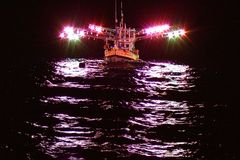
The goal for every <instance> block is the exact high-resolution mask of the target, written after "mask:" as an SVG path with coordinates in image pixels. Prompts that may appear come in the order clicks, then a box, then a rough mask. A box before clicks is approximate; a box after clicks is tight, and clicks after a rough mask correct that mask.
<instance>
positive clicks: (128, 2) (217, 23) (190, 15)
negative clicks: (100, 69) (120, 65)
mask: <svg viewBox="0 0 240 160" xmlns="http://www.w3.org/2000/svg"><path fill="white" fill-rule="evenodd" d="M2 3H3V2H2ZM123 3H124V12H125V15H126V22H127V24H128V26H132V27H136V28H144V27H147V26H148V25H151V24H158V23H159V22H162V21H166V22H169V23H170V24H179V25H183V26H185V27H186V28H187V29H188V30H189V31H190V32H189V35H188V40H186V41H185V42H181V43H180V45H181V46H180V47H179V46H170V47H169V48H167V45H166V42H165V41H163V40H145V41H142V42H139V43H137V47H138V48H139V49H140V51H141V56H142V58H143V59H147V58H163V57H167V58H170V59H179V60H187V61H188V62H191V61H192V62H199V63H202V62H203V63H206V64H210V63H212V62H214V63H216V64H221V65H222V64H223V63H225V62H226V63H229V64H230V63H231V61H232V60H233V59H234V58H235V56H236V55H237V54H238V53H237V49H236V48H237V45H238V42H237V41H238V37H239V36H237V35H238V34H239V31H238V26H239V24H240V14H239V13H238V12H239V9H238V6H237V5H236V4H235V3H232V2H229V1H226V2H220V1H219V2H218V1H216V2H208V1H192V0H191V1H184V0H181V1H180V0H178V1H177V0H172V1H169V0H165V1H163V0H147V1H143V0H142V1H140V0H123ZM4 8H5V10H4V12H3V13H2V17H3V18H2V20H3V21H4V23H3V24H4V27H6V32H4V33H3V35H5V36H6V38H4V39H5V40H4V46H7V47H5V49H6V50H5V56H7V57H9V56H10V58H13V59H14V58H15V59H18V58H22V59H27V58H29V57H31V58H37V57H42V56H47V57H54V56H56V57H61V56H66V54H67V51H66V47H65V46H64V44H60V43H59V41H58V39H57V35H58V31H59V30H61V28H62V26H63V25H64V24H75V25H80V26H84V25H88V24H89V23H97V24H98V23H99V24H102V25H104V26H109V27H113V26H114V0H102V1H98V0H49V1H42V0H27V1H24V2H23V1H19V2H9V3H8V4H4ZM4 31H5V30H4ZM102 45H103V42H101V41H89V40H83V43H82V44H81V45H79V46H77V48H76V49H75V50H73V51H72V53H68V54H69V56H83V57H98V58H99V57H102V56H103V54H102V51H103V50H102ZM80 53H81V54H80ZM157 53H158V54H157ZM159 53H161V55H159ZM231 64H232V63H231Z"/></svg>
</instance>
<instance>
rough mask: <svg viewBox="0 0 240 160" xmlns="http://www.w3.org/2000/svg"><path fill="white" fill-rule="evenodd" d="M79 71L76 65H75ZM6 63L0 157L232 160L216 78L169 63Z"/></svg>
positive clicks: (230, 122) (223, 83) (230, 121)
mask: <svg viewBox="0 0 240 160" xmlns="http://www.w3.org/2000/svg"><path fill="white" fill-rule="evenodd" d="M83 61H84V62H85V67H79V62H83ZM102 63H103V60H98V59H69V58H66V59H60V60H59V59H58V60H39V61H38V63H33V64H31V65H26V66H25V65H22V67H18V65H13V67H11V68H10V69H8V70H6V71H5V76H4V78H2V80H1V89H2V96H1V97H2V105H1V138H0V140H1V143H0V150H1V154H0V158H1V159H33V160H34V159H60V160H88V159H104V160H108V159H144V160H145V159H238V158H239V157H238V156H239V155H238V152H237V147H235V145H236V146H238V143H237V142H236V137H237V135H238V134H237V131H235V126H237V118H236V117H237V116H236V115H235V114H236V113H234V109H233V108H234V104H231V96H230V95H229V94H230V93H229V86H230V84H229V82H231V81H227V80H225V78H226V77H224V75H223V74H222V73H221V72H217V71H212V70H208V68H205V67H193V66H191V65H188V64H182V63H177V62H171V61H148V63H147V64H145V65H143V66H141V67H136V68H109V67H108V66H103V65H102Z"/></svg>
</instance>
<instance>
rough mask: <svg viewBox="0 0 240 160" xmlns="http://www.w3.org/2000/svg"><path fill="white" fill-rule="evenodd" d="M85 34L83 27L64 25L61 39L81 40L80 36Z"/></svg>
mask: <svg viewBox="0 0 240 160" xmlns="http://www.w3.org/2000/svg"><path fill="white" fill-rule="evenodd" d="M84 36H85V31H84V30H81V29H77V28H74V27H72V26H66V27H64V29H63V31H62V32H61V33H60V35H59V37H60V38H61V39H68V40H70V41H71V40H75V41H76V40H79V39H80V38H82V37H84Z"/></svg>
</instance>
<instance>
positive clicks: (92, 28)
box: [88, 24, 103, 33]
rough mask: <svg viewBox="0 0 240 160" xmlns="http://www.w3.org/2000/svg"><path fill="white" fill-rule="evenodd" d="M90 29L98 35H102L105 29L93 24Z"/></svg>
mask: <svg viewBox="0 0 240 160" xmlns="http://www.w3.org/2000/svg"><path fill="white" fill-rule="evenodd" d="M88 28H89V29H90V30H92V31H94V32H97V33H102V31H103V28H102V27H101V26H96V25H93V24H90V25H89V26H88Z"/></svg>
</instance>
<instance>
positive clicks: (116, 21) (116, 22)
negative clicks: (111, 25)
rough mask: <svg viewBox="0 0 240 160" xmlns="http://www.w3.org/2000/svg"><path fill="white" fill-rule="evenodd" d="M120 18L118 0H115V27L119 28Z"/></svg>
mask: <svg viewBox="0 0 240 160" xmlns="http://www.w3.org/2000/svg"><path fill="white" fill-rule="evenodd" d="M117 24H118V18H117V0H115V29H116V30H117Z"/></svg>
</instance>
